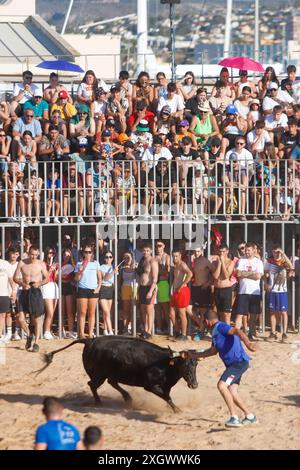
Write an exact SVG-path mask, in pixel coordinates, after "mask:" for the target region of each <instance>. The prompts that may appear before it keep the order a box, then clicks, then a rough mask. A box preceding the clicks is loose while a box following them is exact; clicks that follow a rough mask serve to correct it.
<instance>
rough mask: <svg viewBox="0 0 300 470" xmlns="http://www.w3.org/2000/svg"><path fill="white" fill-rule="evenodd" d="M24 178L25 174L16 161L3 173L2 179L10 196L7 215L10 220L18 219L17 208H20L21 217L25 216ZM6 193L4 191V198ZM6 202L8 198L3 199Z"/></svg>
mask: <svg viewBox="0 0 300 470" xmlns="http://www.w3.org/2000/svg"><path fill="white" fill-rule="evenodd" d="M23 178H24V174H23V173H22V172H21V171H19V168H18V165H17V163H15V162H10V163H9V164H8V166H7V171H6V172H5V173H3V176H2V180H3V185H4V188H5V191H6V193H7V198H8V207H7V211H6V213H7V217H8V222H16V221H17V218H16V216H17V210H18V207H19V208H20V213H21V217H25V203H24V194H23ZM3 197H5V194H4V193H2V198H3ZM3 203H4V204H6V199H5V198H4V201H3Z"/></svg>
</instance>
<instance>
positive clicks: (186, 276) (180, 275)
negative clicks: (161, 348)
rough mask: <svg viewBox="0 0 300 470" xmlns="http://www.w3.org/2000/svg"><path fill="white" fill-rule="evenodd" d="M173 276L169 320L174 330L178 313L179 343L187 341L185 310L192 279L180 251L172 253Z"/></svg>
mask: <svg viewBox="0 0 300 470" xmlns="http://www.w3.org/2000/svg"><path fill="white" fill-rule="evenodd" d="M172 257H173V264H174V275H173V295H172V298H171V304H170V306H171V308H170V320H171V321H172V323H173V325H174V329H175V330H176V312H178V315H179V319H180V323H181V334H179V335H177V339H178V340H181V341H186V340H187V334H186V333H187V316H186V315H187V309H188V307H189V304H190V297H191V293H190V289H189V287H188V283H189V282H190V280H191V279H192V277H193V273H192V271H191V270H190V269H189V267H188V265H187V264H186V263H184V261H182V255H181V252H180V251H177V250H173V252H172Z"/></svg>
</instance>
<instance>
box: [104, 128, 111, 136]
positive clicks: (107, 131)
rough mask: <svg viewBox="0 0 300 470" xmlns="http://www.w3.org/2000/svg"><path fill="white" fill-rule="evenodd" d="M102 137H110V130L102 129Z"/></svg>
mask: <svg viewBox="0 0 300 470" xmlns="http://www.w3.org/2000/svg"><path fill="white" fill-rule="evenodd" d="M102 137H111V132H110V130H108V129H104V131H103V132H102Z"/></svg>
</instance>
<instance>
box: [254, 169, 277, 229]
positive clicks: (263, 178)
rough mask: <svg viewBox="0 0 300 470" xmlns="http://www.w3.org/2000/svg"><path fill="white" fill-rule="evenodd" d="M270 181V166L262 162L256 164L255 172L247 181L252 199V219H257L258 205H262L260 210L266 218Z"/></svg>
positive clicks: (268, 205)
mask: <svg viewBox="0 0 300 470" xmlns="http://www.w3.org/2000/svg"><path fill="white" fill-rule="evenodd" d="M272 181H273V180H272V175H271V172H270V168H268V167H267V166H265V165H263V164H262V165H261V164H259V165H256V168H255V174H254V175H253V177H252V180H251V181H250V183H249V186H250V187H251V190H250V192H251V195H252V198H253V199H254V216H253V220H258V217H257V216H258V211H259V207H260V205H262V210H261V212H262V211H263V212H264V218H265V219H268V213H269V207H270V192H271V186H272Z"/></svg>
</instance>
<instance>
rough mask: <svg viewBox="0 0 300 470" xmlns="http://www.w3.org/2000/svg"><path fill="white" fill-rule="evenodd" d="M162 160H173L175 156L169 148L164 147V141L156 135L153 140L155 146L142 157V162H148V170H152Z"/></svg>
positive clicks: (148, 149)
mask: <svg viewBox="0 0 300 470" xmlns="http://www.w3.org/2000/svg"><path fill="white" fill-rule="evenodd" d="M160 158H165V159H166V160H172V158H173V155H172V154H171V152H170V150H169V149H168V148H167V147H163V141H162V139H161V138H160V137H159V136H157V135H156V136H154V138H153V146H152V147H150V148H147V150H146V151H145V152H144V154H143V157H142V160H143V161H146V162H147V167H146V170H151V168H153V167H154V166H156V165H157V162H158V160H159V159H160Z"/></svg>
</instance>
